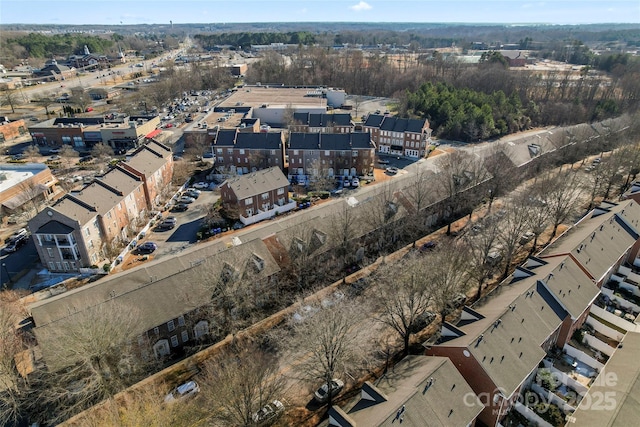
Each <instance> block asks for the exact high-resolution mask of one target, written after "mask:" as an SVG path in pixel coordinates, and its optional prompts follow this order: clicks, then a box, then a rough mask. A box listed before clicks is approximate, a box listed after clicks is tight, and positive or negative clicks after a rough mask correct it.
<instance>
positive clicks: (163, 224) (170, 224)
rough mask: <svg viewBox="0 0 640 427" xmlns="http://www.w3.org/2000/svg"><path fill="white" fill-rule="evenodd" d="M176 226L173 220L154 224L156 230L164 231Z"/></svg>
mask: <svg viewBox="0 0 640 427" xmlns="http://www.w3.org/2000/svg"><path fill="white" fill-rule="evenodd" d="M175 226H176V224H175V222H171V221H162V222H161V223H159V224H158V225H156V228H155V229H156V231H166V230H171V229H172V228H174V227H175Z"/></svg>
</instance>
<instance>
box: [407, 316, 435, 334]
mask: <svg viewBox="0 0 640 427" xmlns="http://www.w3.org/2000/svg"><path fill="white" fill-rule="evenodd" d="M435 318H436V315H435V314H433V313H432V312H430V311H425V312H424V313H422V314H420V315H418V316H416V318H415V319H414V320H413V323H411V327H410V328H409V331H410V332H411V333H412V334H416V333H418V332H420V331H421V330H423V329H424V328H426V327H427V326H429V324H430V323H431V322H433V319H435Z"/></svg>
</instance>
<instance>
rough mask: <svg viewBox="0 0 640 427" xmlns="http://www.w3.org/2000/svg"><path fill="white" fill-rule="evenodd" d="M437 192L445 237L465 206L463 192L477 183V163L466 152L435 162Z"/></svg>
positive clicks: (443, 157)
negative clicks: (441, 209) (436, 168)
mask: <svg viewBox="0 0 640 427" xmlns="http://www.w3.org/2000/svg"><path fill="white" fill-rule="evenodd" d="M437 167H438V169H439V173H438V174H437V177H436V180H437V184H436V186H437V191H438V194H439V195H440V198H441V199H442V206H443V212H442V217H443V218H447V219H448V221H447V235H449V234H451V223H452V221H453V219H454V218H455V217H456V215H457V214H459V213H460V212H461V211H463V210H464V209H465V207H466V205H467V200H466V198H465V191H466V190H467V189H469V188H470V187H472V186H473V185H475V184H476V183H478V182H479V178H480V176H479V175H478V172H479V168H478V161H477V159H476V158H475V157H474V156H473V155H472V154H469V153H467V152H464V151H461V150H458V151H454V152H453V153H449V154H447V155H445V156H440V157H439V158H438V160H437Z"/></svg>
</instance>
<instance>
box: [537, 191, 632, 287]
mask: <svg viewBox="0 0 640 427" xmlns="http://www.w3.org/2000/svg"><path fill="white" fill-rule="evenodd" d="M639 230H640V205H638V203H637V202H636V201H634V200H627V201H625V202H622V203H620V204H611V203H607V204H606V205H604V206H600V207H598V208H596V209H594V210H593V211H592V212H591V213H590V214H589V215H588V216H585V217H584V218H583V219H582V220H580V221H579V222H577V223H576V224H575V225H574V226H572V227H570V228H569V229H567V231H565V232H564V233H563V234H562V235H560V236H559V237H558V238H557V239H556V240H555V241H554V242H553V243H552V244H551V245H549V246H548V247H546V248H545V249H544V250H543V251H541V252H540V254H539V255H538V256H539V257H540V258H547V257H550V256H556V255H562V254H568V253H570V254H571V256H572V257H573V258H574V259H575V260H576V261H577V262H578V263H579V264H580V265H581V266H582V268H584V269H585V270H586V271H587V272H588V273H589V274H590V275H591V277H593V278H594V279H595V280H596V281H600V280H601V279H602V277H604V276H605V275H606V274H607V272H608V271H609V270H610V269H611V267H612V266H613V265H615V264H616V263H617V261H618V260H619V259H620V257H621V256H622V255H623V254H624V253H626V251H627V250H628V249H629V248H631V246H633V244H634V243H635V242H636V240H637V239H638V237H639Z"/></svg>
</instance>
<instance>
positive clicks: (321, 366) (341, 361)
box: [291, 303, 358, 407]
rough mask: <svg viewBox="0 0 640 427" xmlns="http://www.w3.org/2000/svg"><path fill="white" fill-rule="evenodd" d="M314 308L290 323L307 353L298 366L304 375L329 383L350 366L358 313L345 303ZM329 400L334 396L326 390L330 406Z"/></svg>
mask: <svg viewBox="0 0 640 427" xmlns="http://www.w3.org/2000/svg"><path fill="white" fill-rule="evenodd" d="M315 310H317V311H316V312H315V313H314V314H313V315H309V316H308V317H307V318H305V319H302V320H301V321H298V322H292V323H291V326H292V328H293V330H294V333H295V338H294V339H295V340H296V341H297V344H298V346H299V347H301V348H302V349H304V350H306V351H307V352H308V357H306V358H305V359H304V360H303V361H302V362H301V363H300V365H299V366H298V368H299V372H300V374H301V375H302V376H303V377H304V378H306V379H309V380H315V381H318V380H319V381H322V383H323V384H330V383H331V380H332V379H333V378H336V377H337V376H339V375H340V374H342V373H344V372H345V371H346V370H347V369H348V368H349V367H350V366H352V362H353V358H354V356H355V354H354V350H355V345H356V343H357V328H356V327H355V325H356V324H357V323H358V313H357V312H356V311H355V310H354V309H353V307H347V306H346V304H344V303H338V304H336V305H333V306H330V307H326V308H323V307H322V306H320V307H316V309H315ZM332 403H333V396H332V395H331V393H328V405H329V407H331V405H332Z"/></svg>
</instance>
